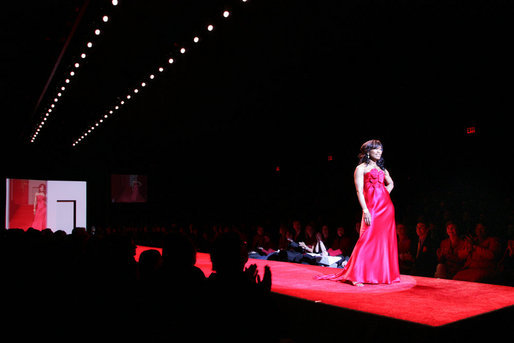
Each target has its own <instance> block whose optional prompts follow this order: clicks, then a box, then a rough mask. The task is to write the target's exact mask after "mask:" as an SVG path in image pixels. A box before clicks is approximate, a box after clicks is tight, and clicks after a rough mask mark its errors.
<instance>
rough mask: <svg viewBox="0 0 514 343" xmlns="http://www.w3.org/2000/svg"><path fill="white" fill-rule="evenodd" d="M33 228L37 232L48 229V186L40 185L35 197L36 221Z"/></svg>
mask: <svg viewBox="0 0 514 343" xmlns="http://www.w3.org/2000/svg"><path fill="white" fill-rule="evenodd" d="M32 227H33V228H34V229H36V230H43V229H46V185H45V184H43V183H42V184H40V185H39V188H38V191H37V192H36V194H35V195H34V221H33V222H32Z"/></svg>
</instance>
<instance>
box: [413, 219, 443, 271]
mask: <svg viewBox="0 0 514 343" xmlns="http://www.w3.org/2000/svg"><path fill="white" fill-rule="evenodd" d="M416 234H417V235H418V240H417V249H416V256H415V258H414V270H413V274H414V275H418V276H434V271H435V267H436V262H437V261H436V255H435V247H434V242H433V240H432V238H431V236H430V235H429V230H428V227H427V226H426V225H425V223H424V222H419V223H418V224H416Z"/></svg>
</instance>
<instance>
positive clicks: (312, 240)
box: [296, 224, 317, 249]
mask: <svg viewBox="0 0 514 343" xmlns="http://www.w3.org/2000/svg"><path fill="white" fill-rule="evenodd" d="M296 242H298V243H300V242H302V243H304V244H305V245H306V246H308V247H309V248H311V249H312V248H313V247H314V245H315V244H316V243H317V239H316V231H315V230H314V226H312V225H311V224H307V225H305V236H304V239H303V240H301V241H296Z"/></svg>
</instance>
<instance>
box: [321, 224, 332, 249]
mask: <svg viewBox="0 0 514 343" xmlns="http://www.w3.org/2000/svg"><path fill="white" fill-rule="evenodd" d="M321 240H322V241H323V244H325V247H331V246H332V240H333V237H332V233H331V232H330V228H329V227H328V225H326V224H323V225H322V226H321Z"/></svg>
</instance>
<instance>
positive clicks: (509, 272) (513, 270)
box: [499, 239, 514, 286]
mask: <svg viewBox="0 0 514 343" xmlns="http://www.w3.org/2000/svg"><path fill="white" fill-rule="evenodd" d="M499 266H500V268H501V272H502V284H504V285H507V286H514V240H513V239H509V240H507V248H506V249H505V253H504V254H503V257H502V259H501V261H500V263H499Z"/></svg>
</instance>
